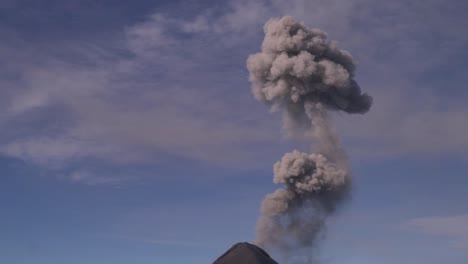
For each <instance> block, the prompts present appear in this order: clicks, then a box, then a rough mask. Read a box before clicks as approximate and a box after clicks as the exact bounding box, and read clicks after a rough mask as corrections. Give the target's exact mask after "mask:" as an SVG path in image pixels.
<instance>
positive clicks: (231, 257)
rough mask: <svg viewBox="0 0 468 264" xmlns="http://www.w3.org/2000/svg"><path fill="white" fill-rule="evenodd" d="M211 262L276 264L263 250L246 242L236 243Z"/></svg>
mask: <svg viewBox="0 0 468 264" xmlns="http://www.w3.org/2000/svg"><path fill="white" fill-rule="evenodd" d="M213 264H278V262H276V261H275V260H273V259H272V258H271V257H270V256H269V255H268V254H267V253H266V252H265V250H263V249H261V248H259V247H257V246H255V245H252V244H250V243H247V242H242V243H237V244H235V245H234V246H232V247H231V248H230V249H229V250H228V251H226V253H224V254H223V255H221V257H219V258H218V259H217V260H215V262H214V263H213Z"/></svg>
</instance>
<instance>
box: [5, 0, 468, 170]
mask: <svg viewBox="0 0 468 264" xmlns="http://www.w3.org/2000/svg"><path fill="white" fill-rule="evenodd" d="M441 5H443V2H442V1H438V0H431V1H429V2H425V3H424V4H419V3H415V2H414V1H398V3H393V2H392V3H385V4H383V6H384V7H381V6H380V4H378V5H377V4H376V3H373V2H372V1H367V0H356V1H335V0H334V1H304V0H293V1H288V2H287V3H286V2H284V1H276V0H270V1H267V0H264V1H253V0H232V1H229V4H228V5H227V6H223V7H221V6H216V5H214V6H212V7H210V8H207V9H206V10H202V11H200V12H198V13H196V14H191V15H190V16H186V18H180V16H173V15H171V13H167V12H164V10H159V11H158V12H156V13H153V14H149V15H147V16H146V17H145V19H144V20H143V21H140V22H138V23H136V24H131V25H127V26H126V27H125V28H120V29H116V32H118V33H116V34H115V35H114V36H112V37H111V38H109V39H107V37H108V35H106V36H107V37H106V38H103V39H94V40H92V41H90V40H89V39H87V40H86V41H85V40H83V42H76V43H72V44H70V43H69V44H67V45H64V44H63V43H64V42H50V43H47V45H43V44H40V43H35V42H33V41H26V40H24V39H22V38H21V37H19V36H18V35H17V34H14V33H11V32H12V29H8V30H3V31H5V32H9V33H8V34H7V35H8V36H9V38H7V39H6V41H4V42H2V43H1V44H0V56H1V57H2V58H3V60H2V61H3V62H5V61H7V62H8V63H0V70H1V72H2V74H1V75H0V85H1V86H2V87H3V89H2V92H1V93H2V97H1V98H0V102H1V103H2V105H1V107H0V110H1V113H0V124H1V125H2V128H3V129H2V130H3V131H2V132H1V134H0V136H1V140H0V151H1V152H2V154H4V155H8V156H12V157H16V158H21V159H24V160H28V161H31V162H35V163H37V164H40V165H43V166H52V165H53V166H52V167H57V166H66V165H67V164H70V163H73V162H75V161H77V160H80V159H85V158H94V159H102V160H106V162H108V161H111V162H116V163H121V162H126V163H128V162H134V161H138V162H148V161H152V160H155V159H158V158H159V157H161V156H164V155H168V154H169V155H175V156H178V157H183V158H189V159H194V160H197V161H201V162H210V163H212V164H216V165H221V166H257V165H258V164H262V165H264V164H268V163H265V160H270V159H272V158H271V157H267V156H268V155H271V154H272V151H273V150H274V149H275V148H276V147H277V145H276V144H278V143H277V142H278V138H279V136H280V135H279V133H278V131H279V129H278V126H279V121H275V120H273V119H274V118H272V117H270V116H269V115H268V113H266V112H267V111H266V109H265V108H264V107H262V106H261V105H258V104H257V103H256V102H254V100H253V99H252V97H251V95H250V92H249V83H248V82H247V73H246V71H245V59H246V57H247V56H248V54H249V53H251V52H254V51H257V50H258V46H259V45H260V41H261V37H262V32H261V31H262V25H263V23H264V22H265V21H266V20H267V19H268V18H270V17H273V16H280V15H284V14H289V15H293V16H295V17H297V18H298V19H299V20H302V21H304V23H306V24H308V25H310V26H316V27H319V28H322V29H324V30H325V31H327V32H329V33H330V34H331V35H333V36H332V39H338V40H340V42H343V43H341V44H340V46H342V47H344V48H347V49H349V50H350V51H351V52H352V53H353V54H354V55H355V56H356V59H357V60H358V61H360V62H361V63H360V65H359V68H358V72H357V78H358V80H359V82H360V83H361V85H362V86H363V89H364V90H366V91H369V92H370V93H371V94H372V95H373V96H374V98H375V104H374V107H373V109H371V111H370V112H369V114H367V115H366V116H365V117H360V116H359V117H358V116H355V117H352V118H351V117H348V116H347V117H346V118H343V119H341V118H339V117H338V119H339V120H338V121H339V122H338V128H339V130H340V131H343V133H341V134H343V136H346V137H347V139H348V142H349V144H350V145H351V146H352V148H351V151H352V152H353V153H354V154H360V153H361V154H362V155H373V156H388V155H392V156H395V155H398V156H401V155H402V154H405V155H427V154H434V153H437V154H440V153H462V152H466V151H468V138H467V137H466V135H465V133H463V131H465V130H467V129H468V121H467V119H466V118H464V117H465V116H466V115H468V109H467V107H466V106H465V104H464V102H462V100H461V99H460V98H461V97H459V96H457V95H460V94H461V93H462V92H460V91H459V90H460V89H457V85H451V87H448V88H444V87H438V86H435V85H433V84H432V83H433V82H430V81H426V80H428V79H434V78H436V79H437V78H438V79H440V78H446V75H442V74H438V71H437V69H440V67H443V66H446V65H445V64H444V63H446V60H447V58H451V59H452V60H453V61H457V59H458V60H460V57H457V56H459V55H460V54H459V53H458V51H459V48H460V47H462V46H464V45H466V44H467V43H468V39H467V38H466V36H465V35H464V34H459V33H460V32H462V29H461V28H460V25H463V24H464V23H462V22H463V21H462V20H463V19H465V18H464V16H455V17H453V18H450V19H449V18H448V17H447V14H448V13H450V12H452V11H453V9H454V8H457V7H456V6H455V7H453V6H450V7H444V8H438V7H441ZM427 6H431V8H427ZM458 9H460V10H462V9H461V8H459V7H458ZM168 12H169V11H168ZM376 13H379V14H380V15H375V14H376ZM143 17H144V16H143V15H142V18H143ZM422 17H431V19H430V20H429V21H428V20H427V19H422ZM369 21H370V22H369ZM96 35H98V34H96ZM432 36H438V37H437V38H433V37H432ZM95 38H96V37H95ZM427 43H431V45H429V46H427V45H426V44H427ZM44 47H47V48H44ZM434 49H436V50H437V52H433V50H434ZM454 67H455V66H454ZM447 78H448V77H447ZM445 90H450V91H448V92H445ZM440 94H444V96H440ZM451 94H453V96H451ZM449 101H450V103H449ZM379 153H380V154H379ZM60 164H61V165H60Z"/></svg>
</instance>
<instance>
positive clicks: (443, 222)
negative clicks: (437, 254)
mask: <svg viewBox="0 0 468 264" xmlns="http://www.w3.org/2000/svg"><path fill="white" fill-rule="evenodd" d="M408 225H409V226H411V227H415V228H417V229H418V230H419V231H422V232H424V233H427V234H431V235H437V236H445V237H448V240H449V241H451V242H452V245H453V246H454V247H457V248H464V249H468V214H463V215H454V216H445V217H437V216H436V217H422V218H415V219H412V220H410V221H409V223H408Z"/></svg>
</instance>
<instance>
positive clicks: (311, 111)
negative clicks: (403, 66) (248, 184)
mask: <svg viewBox="0 0 468 264" xmlns="http://www.w3.org/2000/svg"><path fill="white" fill-rule="evenodd" d="M264 31H265V38H264V40H263V44H262V49H261V52H259V53H257V54H253V55H250V56H249V58H248V60H247V68H248V71H249V79H250V81H251V83H252V92H253V95H254V96H255V98H256V99H257V100H258V101H260V102H263V103H265V104H267V105H268V106H270V107H271V110H272V111H279V110H282V111H283V124H284V125H283V128H284V130H285V132H286V133H287V134H288V135H297V134H298V133H303V132H305V134H306V135H308V136H310V139H311V140H313V142H314V143H315V146H316V147H317V151H318V153H315V154H308V153H302V152H299V151H297V150H294V151H293V152H290V153H286V154H285V155H284V156H283V158H282V159H281V160H280V161H278V162H276V163H275V165H274V169H273V171H274V178H273V181H274V183H276V184H282V185H284V187H283V188H280V189H278V190H276V191H274V192H273V193H270V194H268V195H267V196H266V197H265V199H264V200H263V202H262V205H261V210H260V211H261V215H260V218H259V220H258V223H257V233H256V242H255V243H256V244H257V245H259V246H262V247H273V248H275V249H278V250H280V252H282V253H284V254H285V255H287V254H289V253H291V252H297V251H298V250H304V249H305V250H306V251H308V252H312V249H314V246H315V245H316V243H317V241H318V239H319V238H320V237H321V236H322V235H323V232H324V228H325V222H326V219H327V217H328V216H330V215H331V214H332V213H333V212H335V210H336V208H337V207H338V206H339V205H340V202H341V201H343V200H344V199H346V198H347V197H348V194H349V189H350V183H351V176H350V172H349V169H348V166H347V160H346V156H345V154H344V151H343V150H342V148H341V146H340V142H339V140H338V138H337V136H336V134H335V133H334V131H333V129H332V127H331V125H330V122H329V117H328V114H327V113H328V112H329V111H333V110H334V111H343V112H346V113H361V114H363V113H365V112H367V111H368V110H369V109H370V106H371V104H372V97H370V96H369V95H367V94H366V93H362V92H361V88H360V87H359V85H358V84H357V82H356V81H355V80H354V79H353V77H354V70H355V64H354V62H353V59H352V57H351V55H350V54H349V53H348V52H347V51H344V50H341V49H339V48H337V47H336V45H335V43H333V42H331V41H329V40H327V35H326V33H324V32H323V31H320V30H318V29H308V28H306V27H305V26H304V25H302V24H301V23H298V22H297V21H295V20H294V18H292V17H289V16H286V17H282V18H276V19H271V20H269V21H268V22H267V23H266V24H265V27H264ZM307 254H309V253H307ZM309 256H310V255H309ZM305 262H308V261H305Z"/></svg>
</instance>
